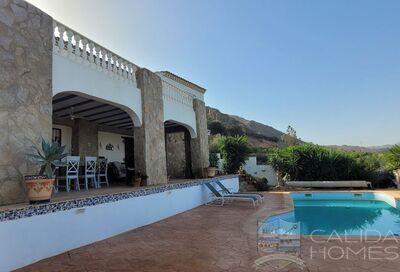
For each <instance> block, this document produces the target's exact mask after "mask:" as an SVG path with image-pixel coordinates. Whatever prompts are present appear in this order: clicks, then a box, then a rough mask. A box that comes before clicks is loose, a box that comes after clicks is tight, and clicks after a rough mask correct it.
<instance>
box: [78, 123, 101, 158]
mask: <svg viewBox="0 0 400 272" xmlns="http://www.w3.org/2000/svg"><path fill="white" fill-rule="evenodd" d="M98 136H99V131H98V127H97V124H96V123H94V122H89V121H86V120H83V119H76V120H75V121H74V126H73V127H72V150H71V153H72V155H75V156H81V160H82V161H84V159H85V156H88V157H97V155H98V153H99V151H98Z"/></svg>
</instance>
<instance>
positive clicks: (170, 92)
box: [161, 80, 194, 109]
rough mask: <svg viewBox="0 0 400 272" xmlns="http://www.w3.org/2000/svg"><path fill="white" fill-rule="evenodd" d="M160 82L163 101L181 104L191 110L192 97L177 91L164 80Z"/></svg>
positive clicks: (179, 90) (177, 89)
mask: <svg viewBox="0 0 400 272" xmlns="http://www.w3.org/2000/svg"><path fill="white" fill-rule="evenodd" d="M161 81H162V90H163V98H164V99H165V100H170V101H173V102H177V103H180V104H183V105H185V106H187V107H189V108H191V109H192V108H193V98H194V95H192V94H190V93H188V92H185V91H183V90H181V89H179V88H178V87H176V86H174V85H172V84H170V83H168V82H166V81H165V80H161Z"/></svg>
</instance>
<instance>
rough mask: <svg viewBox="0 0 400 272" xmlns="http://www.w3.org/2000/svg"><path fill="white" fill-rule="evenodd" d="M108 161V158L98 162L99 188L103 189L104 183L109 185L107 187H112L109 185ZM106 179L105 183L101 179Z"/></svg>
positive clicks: (100, 159)
mask: <svg viewBox="0 0 400 272" xmlns="http://www.w3.org/2000/svg"><path fill="white" fill-rule="evenodd" d="M107 163H108V161H107V159H106V158H99V159H98V160H97V184H98V185H99V187H101V184H102V183H105V184H107V187H109V186H110V185H109V184H108V177H107V172H108V164H107ZM102 177H103V178H104V180H103V181H101V178H102Z"/></svg>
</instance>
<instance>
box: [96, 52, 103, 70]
mask: <svg viewBox="0 0 400 272" xmlns="http://www.w3.org/2000/svg"><path fill="white" fill-rule="evenodd" d="M100 55H101V61H100ZM97 56H98V57H99V66H100V67H101V68H103V69H104V67H105V64H104V62H105V59H104V50H103V48H101V47H99V51H98V53H97Z"/></svg>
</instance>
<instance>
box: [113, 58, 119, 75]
mask: <svg viewBox="0 0 400 272" xmlns="http://www.w3.org/2000/svg"><path fill="white" fill-rule="evenodd" d="M113 61H114V67H113V73H114V75H115V76H118V68H117V57H116V56H114V57H113Z"/></svg>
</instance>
